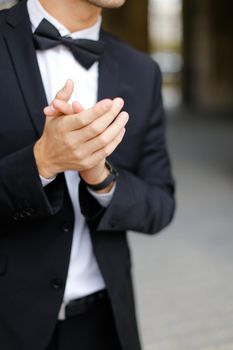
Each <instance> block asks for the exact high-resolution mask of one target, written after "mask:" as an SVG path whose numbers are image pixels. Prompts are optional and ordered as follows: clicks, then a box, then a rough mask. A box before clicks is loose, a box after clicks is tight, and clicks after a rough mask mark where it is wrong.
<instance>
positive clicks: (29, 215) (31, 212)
mask: <svg viewBox="0 0 233 350" xmlns="http://www.w3.org/2000/svg"><path fill="white" fill-rule="evenodd" d="M25 213H26V215H27V216H28V217H31V216H33V215H34V214H35V211H34V209H33V208H28V209H27V210H26V211H25Z"/></svg>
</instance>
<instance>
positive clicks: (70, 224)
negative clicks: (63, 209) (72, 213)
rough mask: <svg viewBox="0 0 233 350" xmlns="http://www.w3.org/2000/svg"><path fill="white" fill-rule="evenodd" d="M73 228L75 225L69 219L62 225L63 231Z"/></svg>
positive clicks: (69, 230)
mask: <svg viewBox="0 0 233 350" xmlns="http://www.w3.org/2000/svg"><path fill="white" fill-rule="evenodd" d="M72 229H73V225H72V223H71V222H69V221H66V222H63V224H62V225H61V230H62V232H65V233H69V232H71V231H72Z"/></svg>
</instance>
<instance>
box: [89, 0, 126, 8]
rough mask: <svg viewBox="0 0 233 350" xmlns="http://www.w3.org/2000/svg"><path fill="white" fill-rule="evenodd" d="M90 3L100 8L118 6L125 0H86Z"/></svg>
mask: <svg viewBox="0 0 233 350" xmlns="http://www.w3.org/2000/svg"><path fill="white" fill-rule="evenodd" d="M87 1H88V2H89V3H90V4H91V5H95V6H98V7H101V8H119V7H121V6H122V5H124V3H125V2H126V0H87Z"/></svg>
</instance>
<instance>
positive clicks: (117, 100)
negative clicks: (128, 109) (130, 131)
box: [114, 97, 124, 108]
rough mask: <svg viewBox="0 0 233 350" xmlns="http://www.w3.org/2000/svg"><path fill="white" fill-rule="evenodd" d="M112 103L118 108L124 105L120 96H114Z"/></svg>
mask: <svg viewBox="0 0 233 350" xmlns="http://www.w3.org/2000/svg"><path fill="white" fill-rule="evenodd" d="M114 103H115V104H116V106H117V107H118V108H122V107H123V106H124V100H122V98H119V97H117V98H115V100H114Z"/></svg>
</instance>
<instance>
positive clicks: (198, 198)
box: [130, 115, 233, 350]
mask: <svg viewBox="0 0 233 350" xmlns="http://www.w3.org/2000/svg"><path fill="white" fill-rule="evenodd" d="M169 120H170V121H169V133H168V136H169V146H170V149H171V154H172V160H173V165H174V172H175V176H176V178H177V187H178V189H177V199H178V210H177V214H176V219H175V221H174V223H173V225H172V226H170V227H169V228H168V229H167V230H166V231H165V232H164V233H162V234H160V235H157V236H155V237H152V238H151V237H145V236H143V235H140V234H135V233H131V234H130V241H131V245H132V253H133V258H134V262H135V265H134V276H135V286H136V295H137V301H138V315H139V321H140V328H141V333H142V339H143V344H144V350H233V157H232V151H233V137H232V135H233V121H232V122H230V121H223V122H222V123H220V122H218V121H213V122H211V123H209V122H208V121H201V119H200V118H191V117H189V116H188V115H187V116H183V119H175V118H170V119H169Z"/></svg>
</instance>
